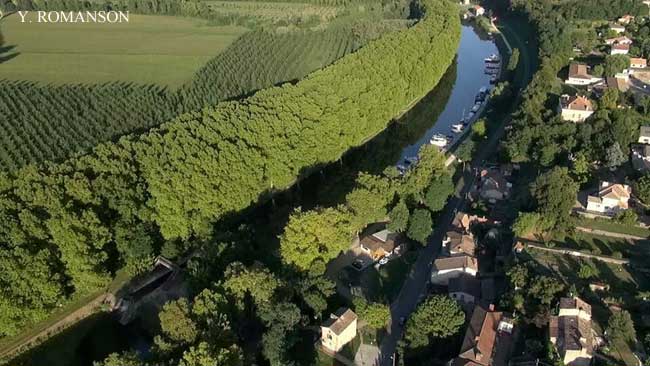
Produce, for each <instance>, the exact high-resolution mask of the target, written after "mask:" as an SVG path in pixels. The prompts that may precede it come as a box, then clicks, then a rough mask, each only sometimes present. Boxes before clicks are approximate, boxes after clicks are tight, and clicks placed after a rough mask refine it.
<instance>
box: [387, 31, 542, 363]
mask: <svg viewBox="0 0 650 366" xmlns="http://www.w3.org/2000/svg"><path fill="white" fill-rule="evenodd" d="M506 37H508V39H509V41H510V42H511V43H512V44H514V45H515V46H517V45H522V44H523V42H522V40H521V39H519V38H518V37H517V35H516V34H512V33H509V34H506ZM521 53H522V57H521V59H520V62H522V63H523V68H524V72H525V76H524V79H525V81H526V83H527V82H528V80H530V79H531V77H532V72H533V69H534V66H531V65H533V64H532V62H534V60H532V59H531V57H530V55H528V54H527V52H526V51H525V48H523V47H522V49H521ZM517 99H519V98H517ZM516 104H518V101H517V103H515V105H516ZM508 122H509V119H508V120H506V121H504V122H503V123H502V124H501V125H500V126H499V128H498V130H497V131H495V132H494V133H493V134H492V135H491V136H490V137H489V139H488V141H487V142H486V143H485V144H482V145H481V146H480V149H479V150H478V151H477V152H476V154H475V156H474V158H473V161H472V163H471V164H468V165H467V166H466V167H465V169H464V171H463V175H462V177H461V179H460V180H459V181H458V183H457V185H456V194H455V195H454V196H453V197H452V198H450V200H449V201H448V202H447V205H446V206H445V208H444V210H443V211H442V213H441V215H440V217H439V219H438V221H437V222H436V227H435V229H434V232H433V233H432V235H431V237H430V238H429V242H428V244H427V246H426V247H424V248H423V249H422V250H421V251H420V254H419V256H418V259H417V261H416V262H415V264H414V265H413V267H412V268H413V270H412V271H411V273H410V275H409V277H408V278H407V279H406V281H405V282H404V285H403V286H402V290H401V291H400V294H399V296H398V297H397V299H396V300H395V301H394V302H393V304H391V318H392V319H393V320H394V321H393V322H392V323H391V324H389V325H388V329H387V334H386V336H385V337H384V339H383V340H382V343H381V346H380V351H381V355H380V357H381V359H380V365H381V366H390V365H393V355H394V353H395V349H396V347H397V342H398V341H399V339H400V338H401V336H402V327H401V326H400V325H399V321H398V319H400V318H401V317H404V318H408V316H409V315H410V314H411V312H413V310H414V309H415V307H416V305H417V304H418V302H419V300H420V298H421V297H423V296H425V295H426V286H427V282H428V280H429V275H430V272H431V266H432V263H433V260H434V259H435V258H436V257H437V256H438V254H439V253H440V248H441V246H442V239H443V237H444V235H445V232H446V231H447V228H448V227H449V225H450V224H451V221H452V220H453V218H454V216H455V214H456V212H457V211H460V210H462V209H463V207H464V205H465V203H466V200H465V197H466V196H467V193H468V192H469V190H470V189H471V187H472V185H473V184H474V182H475V179H476V176H475V174H474V173H473V172H474V171H475V169H477V168H478V167H480V165H481V163H482V162H483V161H485V160H487V159H488V158H490V157H493V156H494V155H495V154H496V151H497V148H498V144H499V140H500V139H501V138H502V137H503V135H504V134H505V126H506V125H507V124H508Z"/></svg>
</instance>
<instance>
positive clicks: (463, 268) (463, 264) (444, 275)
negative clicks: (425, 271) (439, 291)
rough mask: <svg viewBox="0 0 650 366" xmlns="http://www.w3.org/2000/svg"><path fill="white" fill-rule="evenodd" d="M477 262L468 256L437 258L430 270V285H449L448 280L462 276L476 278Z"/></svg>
mask: <svg viewBox="0 0 650 366" xmlns="http://www.w3.org/2000/svg"><path fill="white" fill-rule="evenodd" d="M477 273H478V261H477V260H476V258H474V257H470V256H468V255H460V256H456V257H447V258H438V259H436V260H435V261H433V268H432V269H431V283H432V284H434V285H443V286H448V285H449V279H451V278H455V277H460V276H462V275H463V274H468V275H470V276H476V274H477Z"/></svg>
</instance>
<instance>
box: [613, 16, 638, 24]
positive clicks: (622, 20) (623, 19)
mask: <svg viewBox="0 0 650 366" xmlns="http://www.w3.org/2000/svg"><path fill="white" fill-rule="evenodd" d="M633 20H634V16H632V15H630V14H626V15H623V16H622V17H620V18H618V20H617V21H618V23H619V24H630V22H631V21H633Z"/></svg>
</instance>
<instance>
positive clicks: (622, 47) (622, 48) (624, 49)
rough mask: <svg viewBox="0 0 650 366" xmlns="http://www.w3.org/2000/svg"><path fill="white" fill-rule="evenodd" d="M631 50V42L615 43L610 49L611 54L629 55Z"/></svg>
mask: <svg viewBox="0 0 650 366" xmlns="http://www.w3.org/2000/svg"><path fill="white" fill-rule="evenodd" d="M629 52H630V45H629V44H620V43H616V44H613V45H612V47H611V48H610V50H609V54H610V55H627V54H628V53H629Z"/></svg>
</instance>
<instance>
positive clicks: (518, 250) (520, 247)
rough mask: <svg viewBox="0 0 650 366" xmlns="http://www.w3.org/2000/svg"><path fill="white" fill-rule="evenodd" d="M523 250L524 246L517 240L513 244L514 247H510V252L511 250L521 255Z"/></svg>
mask: <svg viewBox="0 0 650 366" xmlns="http://www.w3.org/2000/svg"><path fill="white" fill-rule="evenodd" d="M524 249H526V244H524V243H523V242H521V241H519V240H517V242H516V243H515V245H514V246H513V247H512V250H513V251H514V252H515V253H521V252H523V251H524Z"/></svg>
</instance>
